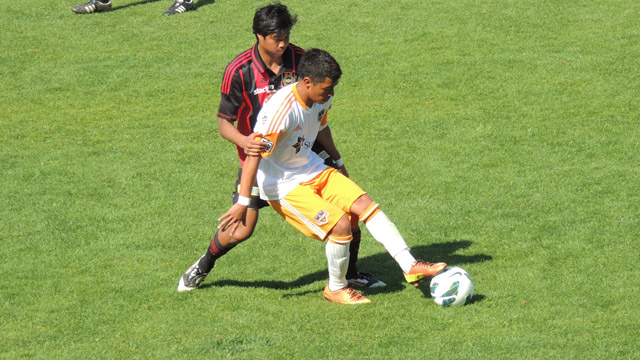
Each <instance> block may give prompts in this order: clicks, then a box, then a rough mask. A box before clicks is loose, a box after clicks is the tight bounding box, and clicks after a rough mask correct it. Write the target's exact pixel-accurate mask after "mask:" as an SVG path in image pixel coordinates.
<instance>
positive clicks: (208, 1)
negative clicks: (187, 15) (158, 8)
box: [112, 0, 216, 11]
mask: <svg viewBox="0 0 640 360" xmlns="http://www.w3.org/2000/svg"><path fill="white" fill-rule="evenodd" d="M158 1H160V0H144V1H138V2H135V3H131V4H127V5H122V6H114V7H113V10H112V11H117V10H124V9H126V8H129V7H132V6H140V5H146V4H150V3H154V2H158ZM215 2H216V0H199V1H198V0H196V8H195V10H198V8H200V7H203V6H207V5H212V4H214V3H215ZM167 4H168V3H167ZM171 4H173V2H172V3H171ZM171 4H168V5H167V8H168V7H169V6H171Z"/></svg>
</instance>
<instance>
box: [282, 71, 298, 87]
mask: <svg viewBox="0 0 640 360" xmlns="http://www.w3.org/2000/svg"><path fill="white" fill-rule="evenodd" d="M294 82H296V74H295V73H294V72H285V73H284V74H282V87H285V86H287V85H291V84H293V83H294Z"/></svg>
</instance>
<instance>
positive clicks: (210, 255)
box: [198, 231, 236, 274]
mask: <svg viewBox="0 0 640 360" xmlns="http://www.w3.org/2000/svg"><path fill="white" fill-rule="evenodd" d="M235 246H236V244H233V245H227V246H226V247H224V246H222V245H221V244H220V240H218V232H217V231H216V234H215V235H214V236H213V239H211V244H209V249H207V252H206V253H205V254H204V256H203V257H202V258H201V259H200V262H198V267H199V268H200V271H202V272H203V273H207V274H208V273H209V271H211V269H213V265H215V263H216V260H218V259H219V258H221V257H222V256H224V254H226V253H228V252H229V250H231V249H233V248H234V247H235Z"/></svg>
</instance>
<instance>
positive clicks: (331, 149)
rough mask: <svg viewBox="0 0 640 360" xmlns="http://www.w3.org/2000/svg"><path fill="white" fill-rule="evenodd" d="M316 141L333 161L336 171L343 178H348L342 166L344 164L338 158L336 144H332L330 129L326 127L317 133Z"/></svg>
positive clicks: (338, 153) (345, 169)
mask: <svg viewBox="0 0 640 360" xmlns="http://www.w3.org/2000/svg"><path fill="white" fill-rule="evenodd" d="M316 141H317V142H318V143H320V144H321V145H322V146H323V147H324V150H325V151H326V152H327V154H329V156H330V157H331V159H333V161H334V162H335V163H336V166H337V167H338V170H340V172H341V173H342V174H343V175H344V176H347V177H348V176H349V172H348V171H347V168H346V167H345V166H344V163H343V162H342V158H341V157H340V152H339V151H338V148H337V147H336V144H335V143H334V142H333V136H332V135H331V129H330V128H329V126H328V125H327V126H326V127H325V128H324V129H322V130H320V131H319V132H318V137H317V138H316Z"/></svg>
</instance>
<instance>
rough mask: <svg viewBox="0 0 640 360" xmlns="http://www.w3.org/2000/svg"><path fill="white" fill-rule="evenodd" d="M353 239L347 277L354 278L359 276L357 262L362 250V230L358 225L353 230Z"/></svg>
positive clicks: (350, 244)
mask: <svg viewBox="0 0 640 360" xmlns="http://www.w3.org/2000/svg"><path fill="white" fill-rule="evenodd" d="M351 233H352V235H353V240H351V242H350V243H349V267H348V268H347V278H348V279H353V278H355V277H356V276H358V267H357V266H356V262H357V261H358V251H360V240H361V239H362V232H361V231H360V228H359V227H357V228H355V229H352V230H351Z"/></svg>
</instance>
